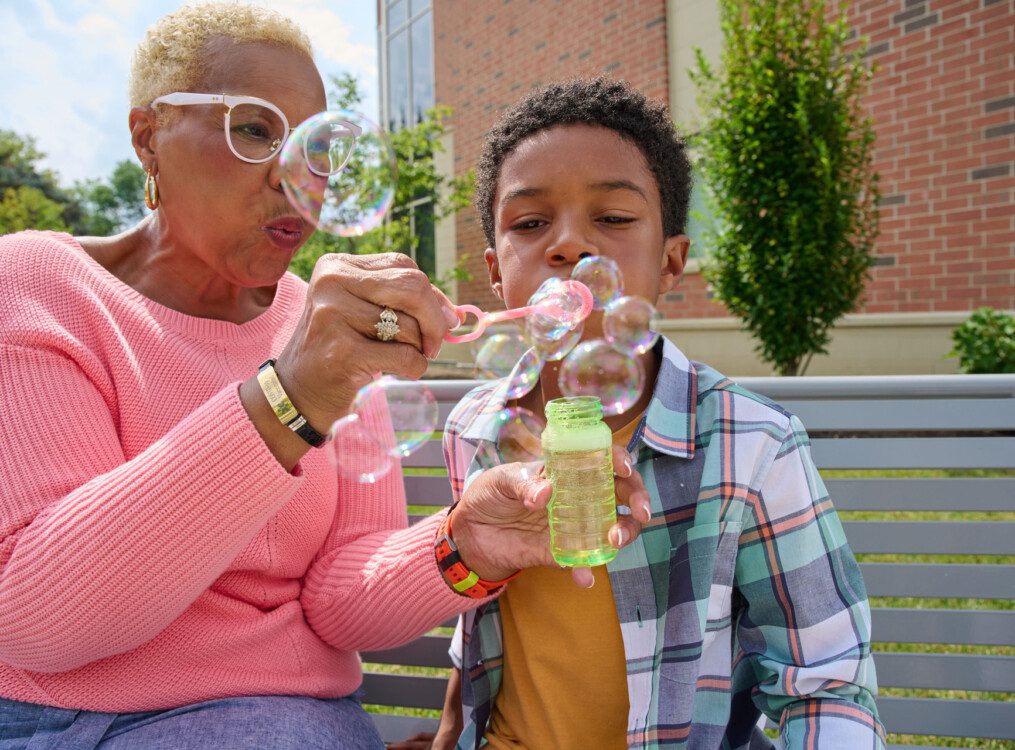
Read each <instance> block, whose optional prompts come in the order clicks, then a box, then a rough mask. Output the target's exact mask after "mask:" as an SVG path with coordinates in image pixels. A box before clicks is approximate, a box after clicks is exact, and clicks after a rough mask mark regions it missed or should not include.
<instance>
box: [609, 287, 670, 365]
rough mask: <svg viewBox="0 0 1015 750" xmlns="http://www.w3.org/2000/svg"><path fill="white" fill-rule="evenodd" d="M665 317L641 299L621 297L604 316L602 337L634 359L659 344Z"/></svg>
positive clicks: (649, 303) (610, 305)
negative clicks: (661, 325) (603, 335)
mask: <svg viewBox="0 0 1015 750" xmlns="http://www.w3.org/2000/svg"><path fill="white" fill-rule="evenodd" d="M660 320H662V316H661V315H660V314H659V311H658V310H656V309H655V306H654V305H653V304H652V303H651V302H649V301H648V300H646V299H643V298H641V297H620V298H618V299H616V300H614V301H613V302H611V303H610V304H609V305H607V307H606V311H605V312H604V313H603V333H604V334H605V335H606V340H607V341H609V342H610V343H611V344H613V347H614V348H615V349H619V350H620V351H622V352H625V353H627V354H630V355H631V356H635V355H637V354H644V353H645V352H647V351H648V350H649V349H651V348H652V347H653V346H655V343H656V341H658V340H659V322H660Z"/></svg>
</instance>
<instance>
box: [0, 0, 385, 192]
mask: <svg viewBox="0 0 1015 750" xmlns="http://www.w3.org/2000/svg"><path fill="white" fill-rule="evenodd" d="M242 1H243V2H247V3H248V4H255V5H266V6H270V7H272V8H274V9H276V10H278V11H279V12H281V13H283V14H285V15H287V16H289V17H290V18H292V19H293V20H294V21H296V22H297V23H298V24H299V25H300V26H301V27H302V28H303V29H304V31H306V32H307V33H308V35H309V36H310V41H311V43H312V45H313V47H314V55H315V57H316V62H317V66H318V68H319V69H320V70H321V73H322V74H323V76H324V79H325V82H327V80H328V76H329V75H332V74H338V73H342V72H349V73H352V74H353V75H354V76H356V77H357V78H358V79H359V81H360V88H361V90H362V91H363V92H364V94H365V95H366V96H365V100H364V102H363V104H362V105H361V107H362V111H363V114H365V115H367V116H368V117H369V118H370V119H372V120H374V121H377V120H378V119H379V117H378V109H379V104H378V97H379V93H378V74H377V67H378V62H377V21H376V16H375V12H376V11H375V4H374V3H373V2H367V1H366V0H270V1H268V0H242ZM184 4H185V3H184V2H183V1H182V0H0V29H2V32H0V129H5V130H13V131H15V132H17V133H18V134H20V135H31V136H34V137H35V139H36V145H37V147H38V149H39V150H40V151H42V152H43V153H45V154H46V158H45V160H44V161H43V163H42V166H43V167H45V168H48V169H52V170H53V171H54V172H56V173H57V175H58V177H59V182H60V184H62V185H64V186H70V185H71V184H72V183H73V182H75V181H76V180H81V179H88V178H106V177H108V176H109V175H110V174H111V173H112V171H113V167H114V165H115V164H116V163H117V162H119V161H122V160H123V159H136V156H135V155H134V151H133V149H132V148H131V145H130V134H129V132H128V129H127V113H128V110H129V106H128V103H127V76H128V72H129V68H130V60H131V56H132V54H133V51H134V47H135V46H136V45H137V43H138V42H139V41H140V40H141V38H142V37H143V36H144V33H145V31H146V30H147V29H148V27H149V26H151V25H152V24H153V23H154V22H155V21H157V20H158V19H159V18H161V17H162V16H164V15H166V14H167V13H170V12H172V11H173V10H176V9H177V8H178V7H180V6H181V5H184Z"/></svg>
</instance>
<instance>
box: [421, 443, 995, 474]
mask: <svg viewBox="0 0 1015 750" xmlns="http://www.w3.org/2000/svg"><path fill="white" fill-rule="evenodd" d="M811 451H812V453H813V456H814V462H815V463H816V464H817V466H818V468H820V469H1010V468H1013V465H1015V438H1012V437H944V438H937V437H906V438H843V439H838V438H815V439H813V440H812V441H811ZM402 466H405V467H408V468H416V467H425V468H434V467H437V468H441V467H443V466H444V453H443V449H442V448H441V441H440V440H436V439H435V440H430V441H427V442H426V443H424V444H423V445H422V447H420V449H419V450H417V451H416V452H415V453H413V454H412V455H411V456H409V457H407V458H405V459H403V461H402Z"/></svg>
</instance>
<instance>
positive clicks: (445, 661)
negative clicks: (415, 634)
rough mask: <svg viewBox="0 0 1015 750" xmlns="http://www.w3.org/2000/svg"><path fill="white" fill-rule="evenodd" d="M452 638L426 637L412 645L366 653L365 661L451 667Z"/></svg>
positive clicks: (443, 636) (442, 636)
mask: <svg viewBox="0 0 1015 750" xmlns="http://www.w3.org/2000/svg"><path fill="white" fill-rule="evenodd" d="M450 646H451V636H448V635H425V636H423V637H422V638H417V639H416V640H414V641H412V642H411V643H407V644H405V645H404V646H399V647H398V648H391V649H387V650H385V651H365V652H363V653H362V654H360V656H362V657H363V661H365V662H372V663H374V664H404V665H406V666H410V667H445V668H447V667H450V666H451V657H449V656H448V648H449V647H450Z"/></svg>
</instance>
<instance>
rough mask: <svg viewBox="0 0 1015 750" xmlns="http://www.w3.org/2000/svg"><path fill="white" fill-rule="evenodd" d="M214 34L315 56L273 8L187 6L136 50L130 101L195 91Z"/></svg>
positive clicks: (299, 31)
mask: <svg viewBox="0 0 1015 750" xmlns="http://www.w3.org/2000/svg"><path fill="white" fill-rule="evenodd" d="M215 38H226V39H232V40H233V41H234V42H270V43H272V44H277V45H280V46H282V47H288V48H290V49H294V50H298V51H300V52H305V53H306V55H307V57H309V58H310V59H311V60H313V57H314V54H313V50H312V49H311V47H310V39H309V38H307V35H306V34H304V33H303V30H302V29H300V28H299V26H297V25H296V24H295V23H293V22H292V21H290V20H289V19H288V18H286V17H285V16H283V15H281V14H280V13H277V12H275V11H273V10H268V9H267V8H258V7H256V6H250V5H240V4H238V3H204V4H201V5H186V6H184V7H182V8H180V9H179V10H177V11H176V12H174V13H170V14H169V15H167V16H165V17H163V18H161V19H159V20H158V21H157V22H156V23H155V25H154V26H152V27H151V28H150V29H148V33H147V34H145V38H144V39H143V40H141V43H140V44H138V46H137V49H136V50H135V51H134V60H133V62H132V63H131V67H130V105H131V106H132V107H146V106H148V105H149V104H151V103H152V101H153V100H154V99H157V98H158V97H160V96H163V95H164V94H170V93H172V92H174V91H189V90H191V88H192V87H193V86H194V85H195V84H197V83H198V82H199V81H200V80H201V74H202V72H203V71H204V69H205V67H206V66H207V59H206V55H207V51H208V46H207V45H208V42H209V41H210V40H212V39H215Z"/></svg>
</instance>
